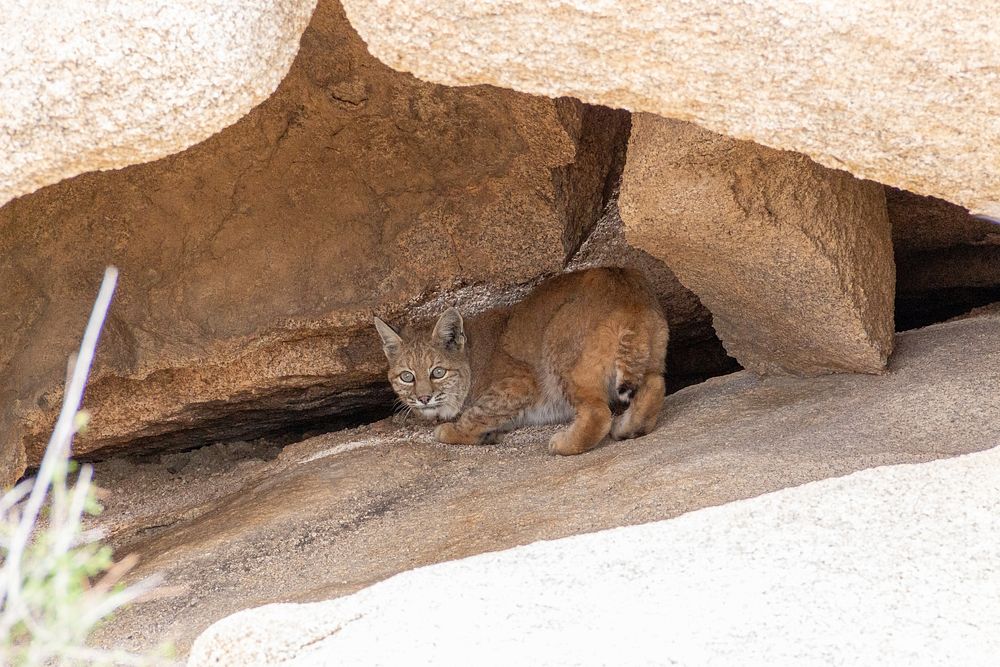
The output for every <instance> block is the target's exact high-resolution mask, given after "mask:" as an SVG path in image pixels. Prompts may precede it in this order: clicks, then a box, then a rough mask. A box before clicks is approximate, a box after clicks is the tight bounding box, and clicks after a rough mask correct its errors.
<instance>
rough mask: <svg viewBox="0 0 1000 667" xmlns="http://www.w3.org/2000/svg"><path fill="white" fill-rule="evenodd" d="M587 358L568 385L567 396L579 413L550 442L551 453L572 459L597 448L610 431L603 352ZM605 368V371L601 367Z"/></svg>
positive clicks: (578, 364) (579, 365) (584, 357)
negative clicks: (602, 362)
mask: <svg viewBox="0 0 1000 667" xmlns="http://www.w3.org/2000/svg"><path fill="white" fill-rule="evenodd" d="M591 352H592V355H587V354H584V355H583V356H582V357H581V359H580V361H579V362H578V363H577V366H576V367H575V368H574V369H573V373H572V375H571V377H570V381H569V382H568V383H567V384H568V386H567V387H566V396H567V398H568V399H569V402H570V404H571V405H572V406H573V409H574V410H575V411H576V418H575V419H574V420H573V423H572V424H570V425H569V428H566V429H563V430H562V431H559V432H558V433H556V434H555V435H553V436H552V438H551V439H550V440H549V453H551V454H561V455H563V456H570V455H573V454H582V453H583V452H586V451H589V450H591V449H593V448H594V447H596V446H597V445H598V443H600V442H601V440H603V439H604V437H605V436H607V434H608V431H609V430H610V429H611V408H610V407H609V406H608V396H607V365H606V364H605V365H602V364H600V363H599V361H598V360H599V359H600V357H601V354H600V352H601V350H600V349H595V350H592V351H591ZM602 366H603V367H602Z"/></svg>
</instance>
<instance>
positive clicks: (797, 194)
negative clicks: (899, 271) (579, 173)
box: [619, 114, 895, 374]
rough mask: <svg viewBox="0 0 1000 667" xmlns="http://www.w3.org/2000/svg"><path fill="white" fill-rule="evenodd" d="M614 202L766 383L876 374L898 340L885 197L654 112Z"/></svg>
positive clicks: (631, 232)
mask: <svg viewBox="0 0 1000 667" xmlns="http://www.w3.org/2000/svg"><path fill="white" fill-rule="evenodd" d="M619 203H620V206H621V211H622V219H623V220H624V222H625V231H626V237H627V238H628V240H629V242H631V243H632V244H633V245H635V246H636V247H638V248H641V249H643V250H645V251H646V252H648V253H650V254H651V255H653V256H654V257H658V258H660V259H662V260H664V261H665V262H666V263H667V264H668V265H669V266H670V268H671V269H673V271H674V272H675V273H676V274H677V277H678V278H680V280H681V282H682V283H684V285H685V286H687V287H689V288H690V289H691V290H692V291H694V293H695V294H697V295H698V296H699V297H700V298H701V300H702V302H703V303H704V304H705V306H707V307H708V309H709V310H710V311H711V312H712V315H713V316H714V324H715V329H716V331H718V333H719V336H720V337H721V338H722V341H723V343H724V344H725V345H726V349H727V350H728V351H729V353H730V354H731V355H733V356H734V357H736V358H737V359H738V360H739V362H740V363H741V364H742V365H743V366H744V367H745V368H749V369H752V370H755V371H758V372H761V373H771V372H778V373H796V374H817V373H823V372H831V371H861V372H869V373H871V372H879V371H881V370H882V369H883V368H884V367H885V363H886V360H887V358H888V355H889V353H890V351H891V350H892V343H893V289H894V281H895V275H894V270H893V257H892V239H891V232H890V227H889V223H888V219H887V217H886V206H885V196H884V193H883V187H882V186H881V185H879V184H877V183H872V182H868V181H859V180H857V179H855V178H854V177H852V176H851V175H850V174H848V173H846V172H842V171H835V170H831V169H827V168H825V167H822V166H820V165H818V164H816V163H815V162H813V161H812V160H810V159H809V158H807V157H805V156H803V155H799V154H796V153H789V152H785V151H776V150H773V149H770V148H765V147H763V146H760V145H758V144H754V143H752V142H748V141H737V140H735V139H730V138H727V137H723V136H721V135H718V134H715V133H713V132H709V131H707V130H703V129H701V128H699V127H698V126H696V125H693V124H691V123H685V122H682V121H675V120H668V119H665V118H660V117H659V116H654V115H652V114H636V115H635V116H634V117H633V120H632V135H631V137H630V139H629V148H628V158H627V162H626V165H625V173H624V174H623V176H622V188H621V199H620V202H619Z"/></svg>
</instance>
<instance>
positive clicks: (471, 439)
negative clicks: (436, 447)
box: [434, 422, 479, 445]
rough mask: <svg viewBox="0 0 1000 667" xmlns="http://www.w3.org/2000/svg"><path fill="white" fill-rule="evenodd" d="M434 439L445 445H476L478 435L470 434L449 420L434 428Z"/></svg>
mask: <svg viewBox="0 0 1000 667" xmlns="http://www.w3.org/2000/svg"><path fill="white" fill-rule="evenodd" d="M434 439H435V440H437V441H438V442H443V443H444V444H446V445H477V444H479V436H471V435H469V434H468V433H466V432H465V431H463V430H462V429H460V428H458V427H457V426H455V425H454V424H452V423H451V422H447V423H445V424H441V425H440V426H438V427H437V428H435V429H434Z"/></svg>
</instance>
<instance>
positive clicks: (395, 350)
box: [375, 308, 472, 419]
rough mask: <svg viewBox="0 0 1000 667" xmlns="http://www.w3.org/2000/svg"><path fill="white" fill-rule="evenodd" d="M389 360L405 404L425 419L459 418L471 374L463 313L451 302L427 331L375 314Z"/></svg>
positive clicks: (394, 383)
mask: <svg viewBox="0 0 1000 667" xmlns="http://www.w3.org/2000/svg"><path fill="white" fill-rule="evenodd" d="M375 328H376V329H378V335H379V336H381V337H382V350H383V351H384V352H385V357H386V359H388V360H389V382H390V383H392V388H393V389H394V390H395V392H396V395H398V396H399V399H400V401H402V403H403V405H405V406H406V407H408V408H409V409H410V411H411V412H413V413H415V414H417V415H418V416H420V417H423V418H424V419H454V418H455V417H456V416H458V413H459V412H461V410H462V404H463V403H464V402H465V397H466V395H467V394H468V393H469V387H470V386H471V384H472V382H471V377H470V372H469V357H468V354H467V351H466V349H465V330H464V328H463V324H462V316H461V314H459V312H458V311H457V310H455V309H454V308H449V309H448V310H446V311H444V313H442V314H441V317H439V318H438V321H437V324H435V325H434V328H433V330H431V332H430V333H429V334H428V333H427V332H411V331H406V330H404V331H403V335H400V334H398V333H396V331H395V329H393V328H392V327H390V326H389V325H388V324H386V323H385V322H383V321H382V320H380V319H379V318H377V317H376V318H375Z"/></svg>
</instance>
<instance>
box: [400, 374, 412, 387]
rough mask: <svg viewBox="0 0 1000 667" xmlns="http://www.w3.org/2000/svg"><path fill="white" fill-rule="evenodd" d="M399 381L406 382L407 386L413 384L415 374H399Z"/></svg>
mask: <svg viewBox="0 0 1000 667" xmlns="http://www.w3.org/2000/svg"><path fill="white" fill-rule="evenodd" d="M399 379H400V381H401V382H405V383H406V384H413V373H411V372H410V371H403V372H402V373H400V374H399Z"/></svg>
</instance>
